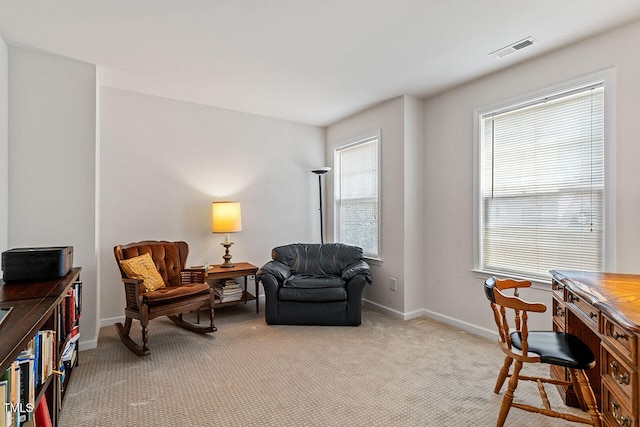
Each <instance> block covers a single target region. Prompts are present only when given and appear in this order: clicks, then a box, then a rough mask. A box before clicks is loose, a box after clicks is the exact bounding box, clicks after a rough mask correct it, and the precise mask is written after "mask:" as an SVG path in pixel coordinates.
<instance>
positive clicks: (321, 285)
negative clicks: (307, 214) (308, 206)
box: [256, 243, 371, 326]
mask: <svg viewBox="0 0 640 427" xmlns="http://www.w3.org/2000/svg"><path fill="white" fill-rule="evenodd" d="M271 258H272V259H273V260H272V261H269V262H268V263H267V264H265V265H264V266H263V267H262V268H261V269H260V270H258V273H257V274H256V280H257V281H261V282H262V285H263V286H264V292H265V297H266V307H265V320H266V322H267V323H268V324H271V325H278V324H284V325H344V326H358V325H359V324H360V322H361V311H362V310H361V307H362V290H363V289H364V286H365V285H366V284H367V283H369V284H371V271H370V269H369V265H368V264H367V263H366V262H365V261H364V259H363V252H362V248H359V247H357V246H350V245H345V244H342V243H325V244H319V243H316V244H303V243H296V244H292V245H286V246H279V247H277V248H274V249H273V250H272V252H271Z"/></svg>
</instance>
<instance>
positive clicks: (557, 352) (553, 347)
mask: <svg viewBox="0 0 640 427" xmlns="http://www.w3.org/2000/svg"><path fill="white" fill-rule="evenodd" d="M527 341H528V343H529V351H530V352H533V353H536V354H538V355H539V356H540V361H541V362H542V363H548V364H550V365H556V366H564V367H565V368H574V369H591V368H593V367H594V366H595V364H596V359H595V357H594V356H593V353H592V352H591V350H590V349H589V347H587V345H586V344H585V343H584V342H582V340H581V339H580V338H578V337H576V336H575V335H571V334H567V333H565V332H553V331H531V332H529V338H528V339H527ZM511 344H512V345H513V346H514V347H515V348H517V349H518V350H522V337H521V335H520V332H513V333H511Z"/></svg>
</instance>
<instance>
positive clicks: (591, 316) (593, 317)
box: [589, 312, 598, 319]
mask: <svg viewBox="0 0 640 427" xmlns="http://www.w3.org/2000/svg"><path fill="white" fill-rule="evenodd" d="M589 317H590V318H592V319H595V318H597V317H598V313H594V312H591V313H589Z"/></svg>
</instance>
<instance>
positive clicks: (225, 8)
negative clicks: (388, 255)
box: [0, 0, 640, 126]
mask: <svg viewBox="0 0 640 427" xmlns="http://www.w3.org/2000/svg"><path fill="white" fill-rule="evenodd" d="M638 18H640V1H638V0H533V1H532V0H484V1H477V0H393V1H391V0H83V1H77V0H55V1H52V0H0V36H1V37H2V38H3V39H4V40H5V41H6V42H7V43H8V44H9V45H11V46H20V47H27V48H33V49H37V50H42V51H46V52H50V53H54V54H58V55H63V56H67V57H70V58H74V59H77V60H80V61H86V62H89V63H93V64H96V65H97V66H98V73H99V79H100V83H101V85H103V86H109V87H115V88H121V89H126V90H131V91H136V92H141V93H145V94H150V95H157V96H162V97H167V98H173V99H179V100H184V101H189V102H195V103H199V104H205V105H212V106H216V107H222V108H228V109H232V110H238V111H243V112H248V113H255V114H260V115H264V116H270V117H277V118H282V119H287V120H293V121H296V122H302V123H308V124H313V125H320V126H325V125H328V124H330V123H333V122H335V121H336V120H339V119H341V118H343V117H345V116H348V115H349V114H352V113H354V112H357V111H359V110H362V109H364V108H366V107H368V106H371V105H373V104H375V103H378V102H380V101H382V100H385V99H389V98H392V97H395V96H399V95H402V94H407V95H412V96H416V97H420V98H423V97H427V96H429V95H432V94H435V93H438V92H441V91H443V90H445V89H447V88H450V87H453V86H455V85H458V84H460V83H463V82H465V81H469V80H471V79H474V78H477V77H479V76H482V75H485V74H487V73H490V72H493V71H495V70H497V69H500V68H504V67H508V66H511V65H513V64H515V63H517V62H520V61H523V60H526V59H529V58H531V57H534V56H537V55H540V54H541V53H543V52H548V51H550V50H553V49H556V48H558V47H560V46H563V45H566V44H569V43H572V42H575V41H577V40H580V39H583V38H586V37H589V36H591V35H594V34H597V33H599V32H602V31H605V30H607V29H610V28H613V27H616V26H619V25H621V24H624V23H627V22H630V21H632V20H635V19H638ZM529 36H532V37H534V38H535V39H536V40H538V42H539V43H536V44H534V45H533V46H530V47H528V48H526V49H524V50H522V51H519V52H516V53H513V54H511V55H508V56H505V57H503V58H500V59H497V58H495V57H491V56H489V53H491V52H493V51H495V50H497V49H500V48H502V47H504V46H506V45H509V44H511V43H513V42H516V41H518V40H521V39H523V38H525V37H529ZM632 46H633V45H632V44H631V45H630V47H632Z"/></svg>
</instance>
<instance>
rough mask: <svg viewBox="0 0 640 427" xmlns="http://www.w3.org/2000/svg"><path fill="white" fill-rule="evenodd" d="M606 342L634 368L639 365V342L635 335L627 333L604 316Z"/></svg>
mask: <svg viewBox="0 0 640 427" xmlns="http://www.w3.org/2000/svg"><path fill="white" fill-rule="evenodd" d="M603 334H604V338H603V340H604V342H605V343H606V345H607V346H608V347H610V348H612V349H614V350H615V351H616V353H618V354H619V355H620V356H622V357H623V358H625V359H626V361H627V362H628V363H629V364H630V365H633V366H636V364H637V360H638V359H637V348H638V341H637V337H636V335H635V334H633V333H631V332H629V331H627V330H626V329H624V328H623V327H622V326H620V325H618V324H617V323H616V322H614V321H613V320H611V319H609V318H608V317H607V316H604V330H603Z"/></svg>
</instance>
